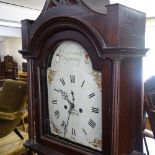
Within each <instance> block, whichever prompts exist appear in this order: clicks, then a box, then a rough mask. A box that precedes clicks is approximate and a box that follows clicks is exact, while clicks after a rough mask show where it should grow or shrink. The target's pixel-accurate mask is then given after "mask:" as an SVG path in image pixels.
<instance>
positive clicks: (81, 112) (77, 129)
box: [47, 41, 102, 151]
mask: <svg viewBox="0 0 155 155" xmlns="http://www.w3.org/2000/svg"><path fill="white" fill-rule="evenodd" d="M47 81H48V82H47V85H48V86H47V87H48V109H49V120H50V130H51V133H52V134H54V135H58V136H59V137H63V138H65V139H67V140H69V141H72V142H75V143H78V144H81V145H83V146H86V147H89V148H92V149H95V150H98V151H101V150H102V110H101V109H102V105H101V103H102V101H101V91H102V90H101V73H100V72H98V71H95V70H94V69H93V67H92V63H91V60H90V57H89V55H88V53H87V52H86V50H85V49H84V48H83V47H82V46H81V45H80V44H79V43H77V42H74V41H64V42H62V43H61V44H59V46H58V47H57V48H56V50H55V52H54V55H53V58H52V61H51V62H50V64H49V67H48V68H47Z"/></svg>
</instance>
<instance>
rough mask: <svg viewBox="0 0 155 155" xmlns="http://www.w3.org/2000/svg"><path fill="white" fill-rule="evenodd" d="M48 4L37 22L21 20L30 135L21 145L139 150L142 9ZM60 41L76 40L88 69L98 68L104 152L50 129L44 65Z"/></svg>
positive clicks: (70, 150)
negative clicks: (99, 10) (103, 10)
mask: <svg viewBox="0 0 155 155" xmlns="http://www.w3.org/2000/svg"><path fill="white" fill-rule="evenodd" d="M47 4H49V3H47ZM49 6H52V5H45V7H44V10H43V11H42V13H41V14H40V16H39V18H38V19H37V20H36V21H29V20H25V21H22V44H23V49H22V51H20V53H22V55H23V57H25V58H26V59H27V62H28V78H29V80H28V81H29V140H28V141H27V142H26V143H25V146H26V147H28V148H29V149H30V150H33V151H36V152H38V153H40V154H46V155H47V154H52V153H51V152H53V153H54V154H55V151H56V153H58V154H62V153H64V154H67V155H69V154H70V155H73V154H75V155H76V154H78V155H80V154H81V155H85V154H88V155H91V154H104V155H110V154H111V155H121V154H123V153H125V154H129V153H131V152H133V151H134V150H136V151H138V152H142V150H143V148H142V79H141V76H142V56H144V55H145V52H146V49H144V29H145V14H143V13H141V12H138V11H135V10H133V9H129V8H127V7H125V6H122V5H119V4H116V5H109V6H107V14H99V13H96V12H94V11H92V10H91V9H89V8H87V7H86V6H84V5H81V4H80V5H78V4H65V5H59V6H56V7H53V6H52V7H49ZM116 15H117V17H116ZM137 21H138V22H137ZM127 22H128V24H127ZM129 23H130V24H132V25H133V24H134V28H133V27H131V25H130V24H129ZM123 26H124V27H123ZM137 29H138V30H137ZM133 33H134V35H133ZM63 41H75V42H77V43H79V44H80V45H81V46H82V47H84V49H86V51H87V52H88V54H89V56H90V59H91V62H92V66H93V69H94V70H97V71H100V72H101V73H102V81H101V82H102V109H101V110H102V133H103V135H102V136H103V141H102V145H103V151H95V150H93V149H90V148H88V147H84V146H83V145H79V144H77V143H73V142H70V141H67V140H65V139H63V138H60V137H58V136H54V135H53V134H51V133H50V129H49V115H48V113H49V111H48V106H47V102H48V100H47V94H48V92H47V67H48V66H49V63H50V62H51V60H52V57H53V54H54V51H55V50H56V48H57V47H58V46H59V45H60V43H62V42H63ZM135 75H136V76H135ZM132 109H134V110H132ZM123 113H125V115H124V114H123ZM129 120H130V121H129ZM122 137H125V138H126V141H127V142H128V144H127V145H126V144H125V143H124V138H122ZM30 152H31V151H30Z"/></svg>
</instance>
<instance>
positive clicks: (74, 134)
mask: <svg viewBox="0 0 155 155" xmlns="http://www.w3.org/2000/svg"><path fill="white" fill-rule="evenodd" d="M72 135H73V136H76V132H75V129H73V128H72Z"/></svg>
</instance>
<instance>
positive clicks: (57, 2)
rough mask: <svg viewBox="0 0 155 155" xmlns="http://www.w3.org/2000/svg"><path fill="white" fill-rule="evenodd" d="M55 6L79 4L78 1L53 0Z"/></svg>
mask: <svg viewBox="0 0 155 155" xmlns="http://www.w3.org/2000/svg"><path fill="white" fill-rule="evenodd" d="M51 2H52V3H53V4H54V5H61V4H74V3H77V0H51Z"/></svg>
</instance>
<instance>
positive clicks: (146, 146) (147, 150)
mask: <svg viewBox="0 0 155 155" xmlns="http://www.w3.org/2000/svg"><path fill="white" fill-rule="evenodd" d="M143 138H144V143H145V148H146V152H147V155H149V154H150V153H149V149H148V145H147V142H146V137H145V136H144V137H143Z"/></svg>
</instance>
